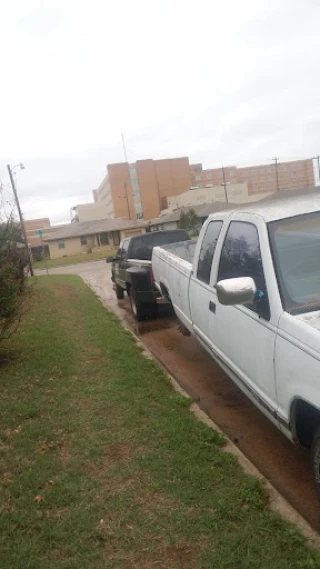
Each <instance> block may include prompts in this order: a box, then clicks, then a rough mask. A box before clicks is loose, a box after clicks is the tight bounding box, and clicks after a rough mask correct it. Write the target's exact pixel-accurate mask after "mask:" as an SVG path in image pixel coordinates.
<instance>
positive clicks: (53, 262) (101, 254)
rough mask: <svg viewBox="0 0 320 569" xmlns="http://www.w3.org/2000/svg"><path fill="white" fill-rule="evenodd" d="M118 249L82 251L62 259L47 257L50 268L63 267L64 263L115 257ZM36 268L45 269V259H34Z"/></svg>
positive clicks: (33, 264) (70, 263)
mask: <svg viewBox="0 0 320 569" xmlns="http://www.w3.org/2000/svg"><path fill="white" fill-rule="evenodd" d="M115 254H116V251H115V250H114V251H94V252H93V253H86V254H84V253H82V254H80V255H72V256H70V257H61V259H47V265H48V268H49V269H50V268H52V269H53V268H54V267H62V266H63V265H74V264H76V263H83V262H88V261H99V260H100V259H106V258H107V257H114V256H115ZM32 266H33V268H34V269H45V268H46V262H45V261H34V262H33V263H32Z"/></svg>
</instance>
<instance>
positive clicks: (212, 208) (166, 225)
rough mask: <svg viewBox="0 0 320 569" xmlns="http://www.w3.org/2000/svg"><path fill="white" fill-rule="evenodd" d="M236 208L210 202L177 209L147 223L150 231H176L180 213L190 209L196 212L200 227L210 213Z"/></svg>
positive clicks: (224, 203)
mask: <svg viewBox="0 0 320 569" xmlns="http://www.w3.org/2000/svg"><path fill="white" fill-rule="evenodd" d="M236 207H238V206H237V205H236V204H231V203H226V202H212V203H209V204H199V205H195V206H193V207H192V206H191V207H179V208H178V209H176V210H175V211H173V212H172V213H168V214H165V215H161V216H160V217H156V218H155V219H152V220H151V221H150V222H149V227H150V231H159V230H163V229H177V228H178V226H179V220H180V215H181V212H184V213H187V212H188V211H190V210H191V209H192V210H193V211H195V212H196V214H197V216H198V217H199V218H200V221H201V225H202V224H203V222H204V221H205V220H206V219H207V217H209V215H210V214H211V213H216V212H218V211H224V210H226V209H235V208H236Z"/></svg>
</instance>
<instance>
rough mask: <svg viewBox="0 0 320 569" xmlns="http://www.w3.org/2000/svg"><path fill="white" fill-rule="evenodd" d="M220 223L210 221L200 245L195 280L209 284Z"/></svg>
mask: <svg viewBox="0 0 320 569" xmlns="http://www.w3.org/2000/svg"><path fill="white" fill-rule="evenodd" d="M221 227H222V221H211V222H210V223H209V225H208V227H207V230H206V232H205V234H204V237H203V241H202V244H201V249H200V255H199V262H198V271H197V278H198V279H199V280H200V281H203V282H204V283H207V284H209V281H210V273H211V265H212V259H213V255H214V252H215V249H216V246H217V241H218V237H219V235H220V231H221Z"/></svg>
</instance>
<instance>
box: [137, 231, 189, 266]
mask: <svg viewBox="0 0 320 569" xmlns="http://www.w3.org/2000/svg"><path fill="white" fill-rule="evenodd" d="M186 239H189V236H188V234H187V232H186V231H182V230H180V231H179V230H177V231H170V232H166V231H163V232H154V233H148V234H147V235H146V234H144V235H142V236H141V237H135V238H134V239H132V244H131V251H130V257H131V259H141V260H145V261H151V257H152V249H153V247H158V246H161V245H167V244H168V243H177V241H185V240H186Z"/></svg>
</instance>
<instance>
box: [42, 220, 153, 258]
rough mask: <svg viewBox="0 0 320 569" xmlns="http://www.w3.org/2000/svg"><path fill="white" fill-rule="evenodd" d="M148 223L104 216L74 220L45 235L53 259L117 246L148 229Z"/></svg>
mask: <svg viewBox="0 0 320 569" xmlns="http://www.w3.org/2000/svg"><path fill="white" fill-rule="evenodd" d="M145 226H146V224H145V223H143V222H139V221H131V220H128V219H101V220H96V221H86V222H82V223H81V222H79V223H70V224H69V225H65V226H64V227H62V228H61V229H57V230H56V231H55V232H53V233H51V234H50V235H46V236H45V237H44V238H43V239H44V241H46V243H48V246H49V250H50V257H51V259H58V258H59V257H68V256H70V255H78V254H79V253H89V252H91V251H97V250H101V249H105V250H110V249H115V248H116V247H118V246H119V244H120V241H122V239H125V238H126V237H131V236H132V235H138V234H140V233H144V232H145Z"/></svg>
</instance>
